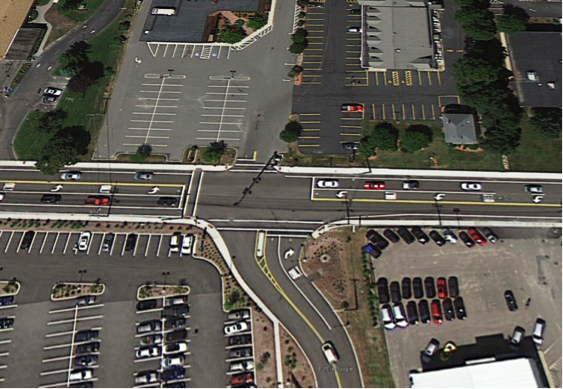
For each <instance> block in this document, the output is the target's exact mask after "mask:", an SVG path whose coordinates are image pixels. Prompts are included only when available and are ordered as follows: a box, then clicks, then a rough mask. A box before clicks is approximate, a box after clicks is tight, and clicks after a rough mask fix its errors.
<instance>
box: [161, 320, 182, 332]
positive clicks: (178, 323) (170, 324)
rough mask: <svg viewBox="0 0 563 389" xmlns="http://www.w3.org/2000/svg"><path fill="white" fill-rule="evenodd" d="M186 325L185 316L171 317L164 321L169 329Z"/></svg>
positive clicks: (165, 326)
mask: <svg viewBox="0 0 563 389" xmlns="http://www.w3.org/2000/svg"><path fill="white" fill-rule="evenodd" d="M185 326H186V319H184V318H183V317H170V318H167V319H166V321H165V322H164V328H166V329H167V330H169V329H171V328H183V327H185Z"/></svg>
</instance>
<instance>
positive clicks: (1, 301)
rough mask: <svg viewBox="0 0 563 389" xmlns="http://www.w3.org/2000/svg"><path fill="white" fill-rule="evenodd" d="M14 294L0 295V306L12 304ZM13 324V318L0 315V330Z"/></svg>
mask: <svg viewBox="0 0 563 389" xmlns="http://www.w3.org/2000/svg"><path fill="white" fill-rule="evenodd" d="M14 300H15V298H14V296H4V297H0V307H6V306H9V305H13V304H14ZM13 326H14V318H12V317H2V318H0V330H6V329H8V328H12V327H13Z"/></svg>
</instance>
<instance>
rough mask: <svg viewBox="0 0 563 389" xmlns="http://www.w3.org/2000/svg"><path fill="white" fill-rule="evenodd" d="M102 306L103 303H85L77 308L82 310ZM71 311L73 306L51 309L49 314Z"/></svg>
mask: <svg viewBox="0 0 563 389" xmlns="http://www.w3.org/2000/svg"><path fill="white" fill-rule="evenodd" d="M103 306H104V304H95V305H86V306H83V307H78V310H79V311H84V310H86V309H95V308H102V307H103ZM71 311H74V306H73V307H70V308H63V309H53V310H51V311H49V315H53V314H56V313H65V312H71Z"/></svg>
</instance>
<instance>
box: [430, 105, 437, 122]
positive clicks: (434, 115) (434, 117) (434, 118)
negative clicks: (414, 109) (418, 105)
mask: <svg viewBox="0 0 563 389" xmlns="http://www.w3.org/2000/svg"><path fill="white" fill-rule="evenodd" d="M430 107H431V108H432V120H436V112H434V105H431V106H430Z"/></svg>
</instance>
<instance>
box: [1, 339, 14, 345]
mask: <svg viewBox="0 0 563 389" xmlns="http://www.w3.org/2000/svg"><path fill="white" fill-rule="evenodd" d="M7 343H12V339H5V340H0V344H7Z"/></svg>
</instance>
